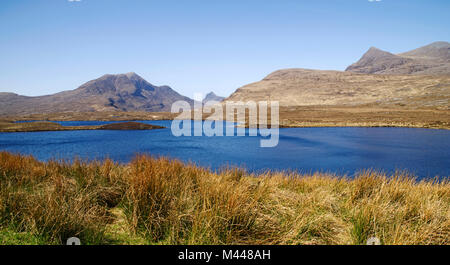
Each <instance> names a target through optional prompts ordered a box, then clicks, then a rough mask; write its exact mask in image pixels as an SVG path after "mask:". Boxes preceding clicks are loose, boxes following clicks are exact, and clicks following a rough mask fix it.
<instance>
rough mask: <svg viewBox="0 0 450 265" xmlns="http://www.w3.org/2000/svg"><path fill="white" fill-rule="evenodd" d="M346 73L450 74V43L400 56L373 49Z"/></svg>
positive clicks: (429, 46) (419, 49)
mask: <svg viewBox="0 0 450 265" xmlns="http://www.w3.org/2000/svg"><path fill="white" fill-rule="evenodd" d="M346 71H348V72H354V73H363V74H391V75H392V74H400V75H405V74H407V75H443V74H450V43H448V42H443V41H440V42H434V43H431V44H429V45H426V46H424V47H421V48H418V49H415V50H412V51H409V52H405V53H400V54H392V53H389V52H386V51H382V50H380V49H377V48H375V47H372V48H370V49H369V50H368V51H367V52H366V53H365V54H364V55H363V56H362V57H361V59H360V60H359V61H358V62H356V63H354V64H352V65H350V66H349V67H348V68H347V69H346Z"/></svg>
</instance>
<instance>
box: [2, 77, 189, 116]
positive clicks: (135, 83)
mask: <svg viewBox="0 0 450 265" xmlns="http://www.w3.org/2000/svg"><path fill="white" fill-rule="evenodd" d="M178 100H184V101H187V102H189V103H190V104H193V100H192V99H190V98H188V97H185V96H182V95H180V94H178V93H177V92H176V91H174V90H173V89H171V88H170V87H168V86H155V85H152V84H150V83H149V82H147V81H146V80H144V79H143V78H142V77H140V76H139V75H137V74H136V73H127V74H117V75H110V74H108V75H104V76H102V77H100V78H97V79H95V80H92V81H89V82H87V83H85V84H83V85H81V86H80V87H78V88H77V89H75V90H71V91H64V92H60V93H56V94H53V95H47V96H39V97H27V96H21V95H17V94H14V93H0V114H1V115H14V114H31V113H50V112H71V111H77V112H88V111H114V110H116V111H149V112H159V111H170V108H171V106H172V103H173V102H175V101H178Z"/></svg>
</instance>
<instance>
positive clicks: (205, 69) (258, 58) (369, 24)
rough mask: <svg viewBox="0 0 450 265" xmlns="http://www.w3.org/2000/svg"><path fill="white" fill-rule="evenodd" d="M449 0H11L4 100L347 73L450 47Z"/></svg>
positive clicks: (3, 7)
mask: <svg viewBox="0 0 450 265" xmlns="http://www.w3.org/2000/svg"><path fill="white" fill-rule="evenodd" d="M449 14H450V1H448V0H434V1H433V0H382V1H378V2H377V1H372V2H371V1H369V0H309V1H301V0H236V1H235V0H220V1H219V0H189V1H186V0H179V1H173V0H164V1H152V0H81V1H80V2H70V1H68V0H28V1H27V0H2V1H1V2H0V92H6V91H9V92H15V93H18V94H23V95H30V96H35V95H44V94H50V93H55V92H59V91H62V90H70V89H75V88H77V87H78V86H80V85H81V84H82V83H84V82H86V81H89V80H91V79H94V78H97V77H99V76H101V75H103V74H105V73H126V72H131V71H133V72H136V73H138V74H139V75H141V76H142V77H144V78H145V79H146V80H147V81H149V82H150V83H153V84H155V85H170V86H171V87H172V88H174V89H175V90H177V91H178V92H180V93H182V94H184V95H186V96H189V97H192V96H193V94H194V92H202V93H207V92H209V91H215V92H216V93H217V94H219V95H224V96H227V95H229V94H230V93H232V92H233V91H234V90H235V89H237V88H239V87H240V86H243V85H245V84H248V83H251V82H255V81H258V80H260V79H262V78H264V76H266V75H267V74H269V73H271V72H273V71H275V70H278V69H282V68H293V67H299V68H311V69H333V70H344V69H345V68H346V66H348V65H349V64H351V63H353V62H354V61H356V60H358V59H359V57H360V56H361V55H362V54H363V53H364V52H365V51H366V50H367V49H368V48H369V47H371V46H375V47H378V48H381V49H384V50H388V51H391V52H394V53H397V52H402V51H407V50H410V49H414V48H417V47H419V46H423V45H426V44H429V43H431V42H434V41H450V15H449Z"/></svg>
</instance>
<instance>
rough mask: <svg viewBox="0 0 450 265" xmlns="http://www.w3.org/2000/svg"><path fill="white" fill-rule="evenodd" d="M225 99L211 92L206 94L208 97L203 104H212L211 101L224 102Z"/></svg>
mask: <svg viewBox="0 0 450 265" xmlns="http://www.w3.org/2000/svg"><path fill="white" fill-rule="evenodd" d="M224 99H225V97H221V96H217V95H216V94H215V93H214V92H212V91H211V92H209V93H208V94H206V96H205V98H204V99H203V101H202V102H203V104H208V102H211V101H218V102H222V101H223V100H224Z"/></svg>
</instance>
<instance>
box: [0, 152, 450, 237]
mask: <svg viewBox="0 0 450 265" xmlns="http://www.w3.org/2000/svg"><path fill="white" fill-rule="evenodd" d="M2 231H7V233H5V232H2ZM14 233H17V234H18V235H22V237H20V238H28V236H23V233H26V235H31V236H32V238H33V240H34V241H33V242H35V241H37V242H41V243H42V242H44V243H46V244H59V243H63V242H64V240H65V239H66V238H68V237H71V236H78V237H80V238H81V240H82V242H84V243H90V244H145V243H148V244H364V243H365V242H366V240H367V238H369V237H372V236H377V237H379V238H380V239H381V241H382V243H383V244H447V245H448V244H450V183H449V182H448V179H441V180H439V181H438V180H429V181H416V180H415V179H414V178H412V177H410V176H407V175H406V174H403V173H397V174H395V176H390V177H387V176H385V175H383V174H380V173H377V172H372V171H366V172H362V173H360V174H357V176H356V177H355V178H354V179H349V178H345V177H337V176H333V175H328V174H321V173H316V174H312V175H298V174H296V173H266V174H262V175H251V174H247V173H246V172H245V171H243V170H240V169H233V168H230V169H224V170H222V171H220V172H217V173H215V172H211V171H210V170H208V169H205V168H201V167H197V166H195V165H186V164H184V163H181V162H179V161H172V160H168V159H153V158H151V157H148V156H138V157H136V158H135V159H134V160H133V161H132V162H131V163H130V164H127V165H120V164H116V163H114V162H112V161H109V160H107V161H104V162H101V163H100V162H91V163H84V162H81V161H75V162H73V163H65V162H48V163H43V162H38V161H36V160H35V159H34V158H32V157H27V156H21V155H13V154H10V153H6V152H1V153H0V243H2V244H8V243H11V242H13V243H17V242H18V239H17V238H14V237H13V238H12V239H10V240H9V239H8V238H11V234H13V235H14ZM21 233H22V234H21ZM2 236H3V238H2ZM36 238H38V239H39V240H36ZM19 243H20V240H19ZM25 243H27V242H25Z"/></svg>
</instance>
